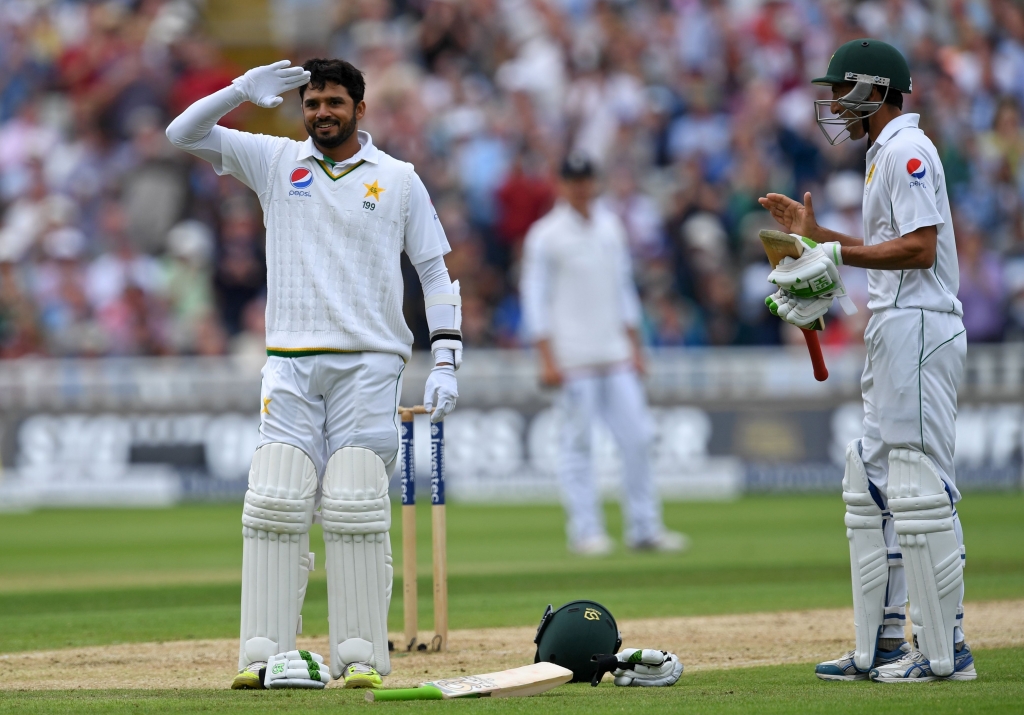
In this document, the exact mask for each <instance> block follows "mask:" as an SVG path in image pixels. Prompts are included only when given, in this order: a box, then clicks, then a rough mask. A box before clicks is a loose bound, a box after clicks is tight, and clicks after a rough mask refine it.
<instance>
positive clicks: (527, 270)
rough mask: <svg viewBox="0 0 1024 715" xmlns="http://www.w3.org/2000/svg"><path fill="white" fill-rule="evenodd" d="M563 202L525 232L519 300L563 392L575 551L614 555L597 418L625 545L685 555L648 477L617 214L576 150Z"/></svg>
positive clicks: (646, 425) (567, 497) (635, 314)
mask: <svg viewBox="0 0 1024 715" xmlns="http://www.w3.org/2000/svg"><path fill="white" fill-rule="evenodd" d="M561 173H562V181H561V194H562V200H560V201H559V202H558V203H557V204H556V205H555V207H554V209H552V210H551V212H550V213H548V214H547V215H546V216H544V217H543V218H541V219H540V220H539V221H537V222H536V223H535V224H534V225H533V226H532V227H531V228H530V231H529V232H528V233H527V236H526V243H525V247H524V254H523V270H522V279H521V284H520V296H521V300H522V305H523V320H524V327H525V331H526V334H527V336H528V337H529V339H530V340H531V341H533V342H534V343H535V344H536V346H537V349H538V352H539V354H540V358H541V372H542V375H541V379H542V382H544V383H545V384H546V385H548V386H561V387H562V392H561V399H560V408H561V413H562V418H563V420H564V422H563V425H562V435H561V456H560V463H559V465H558V475H559V480H560V483H561V490H562V500H563V503H564V504H565V510H566V513H567V515H568V524H567V529H566V530H567V532H568V537H569V548H570V550H571V551H573V552H575V553H578V554H582V555H592V556H593V555H602V554H606V553H609V552H610V551H611V549H612V544H611V540H610V539H609V538H608V535H607V533H606V532H605V525H604V518H603V515H602V511H601V499H600V494H599V492H598V488H597V484H596V480H595V478H594V474H593V469H592V466H591V462H592V456H591V436H592V430H593V426H594V422H593V421H594V418H595V417H598V416H600V417H601V419H602V420H603V421H604V422H605V424H607V426H608V428H609V430H610V431H611V433H612V436H613V437H614V438H615V441H616V443H617V444H618V446H619V450H620V452H621V454H622V463H623V471H624V474H623V485H622V489H623V507H624V511H625V516H626V543H627V545H628V546H630V547H631V548H635V549H653V550H662V551H679V550H682V549H684V548H685V547H686V543H687V541H686V537H685V536H683V535H682V534H679V533H676V532H671V531H666V530H665V527H664V524H663V523H662V518H661V504H660V501H659V499H658V495H657V492H656V491H655V487H654V482H653V480H652V478H651V473H650V458H649V454H648V451H649V448H650V441H651V429H650V417H649V415H648V412H647V402H646V398H645V396H644V389H643V384H642V383H641V380H640V375H639V372H640V370H642V368H643V355H642V352H641V346H640V337H639V330H638V326H639V323H640V302H639V299H638V297H637V294H636V286H635V285H634V284H633V276H632V270H631V263H630V257H629V250H628V247H627V245H626V231H625V228H624V227H623V225H622V222H621V221H620V220H619V218H618V217H617V216H616V215H615V214H614V213H612V212H611V211H609V210H608V209H606V208H603V207H601V206H600V204H599V203H595V202H594V198H595V195H596V182H595V179H594V173H595V172H594V167H593V165H592V163H591V162H590V160H589V159H587V158H586V157H585V156H582V155H579V154H573V155H570V156H569V157H568V158H567V159H566V160H565V162H564V164H563V166H562V171H561Z"/></svg>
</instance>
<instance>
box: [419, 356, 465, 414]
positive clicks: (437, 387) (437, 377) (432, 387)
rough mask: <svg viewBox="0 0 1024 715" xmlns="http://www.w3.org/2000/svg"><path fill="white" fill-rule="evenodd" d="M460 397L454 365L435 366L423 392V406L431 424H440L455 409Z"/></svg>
mask: <svg viewBox="0 0 1024 715" xmlns="http://www.w3.org/2000/svg"><path fill="white" fill-rule="evenodd" d="M458 397H459V385H458V383H457V382H456V380H455V368H454V367H453V366H452V365H435V366H434V369H433V370H431V371H430V375H428V376H427V385H426V388H425V389H424V390H423V406H424V407H425V408H426V409H427V412H428V413H429V414H430V421H431V422H440V421H441V420H443V419H444V418H445V416H446V415H447V414H448V413H449V412H451V411H452V410H454V409H455V400H456V399H458Z"/></svg>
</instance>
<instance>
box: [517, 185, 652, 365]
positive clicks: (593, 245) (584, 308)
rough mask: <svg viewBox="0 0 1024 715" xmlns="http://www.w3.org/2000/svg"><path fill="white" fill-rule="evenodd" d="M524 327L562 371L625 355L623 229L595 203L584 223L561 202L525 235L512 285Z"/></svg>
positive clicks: (634, 321)
mask: <svg viewBox="0 0 1024 715" xmlns="http://www.w3.org/2000/svg"><path fill="white" fill-rule="evenodd" d="M520 296H521V298H522V304H523V321H524V327H525V332H526V335H527V336H528V338H529V339H530V340H532V341H537V340H540V339H542V338H547V339H549V340H550V341H551V347H552V350H553V352H554V355H555V359H556V360H557V362H558V365H559V367H561V368H562V369H563V370H573V369H585V368H591V367H600V366H604V365H610V364H615V363H621V362H625V361H627V360H629V359H630V358H631V356H632V345H631V344H630V341H629V335H628V334H627V332H626V328H627V327H635V326H637V325H638V324H639V322H640V301H639V298H638V297H637V293H636V286H635V285H634V283H633V275H632V268H631V262H630V258H629V250H628V248H627V236H626V229H625V227H624V226H623V225H622V222H621V221H620V220H619V217H618V216H616V215H615V214H614V213H612V212H611V211H609V210H608V209H606V208H603V207H601V206H600V205H599V204H595V205H594V206H592V208H591V213H590V220H589V221H588V220H587V219H585V218H584V217H583V216H582V215H580V214H579V213H578V212H577V211H576V210H575V209H573V208H572V207H571V206H569V204H567V203H565V202H564V201H560V202H559V203H558V204H556V205H555V208H554V209H552V210H551V212H550V213H548V214H547V215H546V216H544V217H543V218H541V219H540V220H539V221H537V222H536V223H535V224H533V226H532V227H531V228H530V230H529V232H528V233H527V234H526V242H525V246H524V251H523V275H522V281H521V285H520Z"/></svg>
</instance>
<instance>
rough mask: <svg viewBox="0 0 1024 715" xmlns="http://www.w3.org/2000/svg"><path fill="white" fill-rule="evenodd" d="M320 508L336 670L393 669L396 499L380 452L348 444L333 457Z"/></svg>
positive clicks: (334, 672)
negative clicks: (391, 632)
mask: <svg viewBox="0 0 1024 715" xmlns="http://www.w3.org/2000/svg"><path fill="white" fill-rule="evenodd" d="M320 512H321V516H322V519H323V527H324V544H325V551H326V557H327V616H328V620H329V623H330V640H331V675H333V676H334V677H335V678H339V677H341V673H342V671H343V670H344V668H345V666H346V665H348V664H349V663H352V662H363V663H366V664H367V665H370V666H373V667H374V668H376V670H377V672H378V673H380V674H381V675H387V674H388V673H390V672H391V661H390V658H389V657H388V605H389V603H390V601H391V585H392V579H393V575H394V574H393V570H392V566H391V541H390V538H389V536H388V530H389V529H390V528H391V501H390V499H388V476H387V474H386V473H385V470H384V462H383V460H381V458H380V457H379V456H377V454H375V453H374V452H372V451H371V450H369V449H363V448H361V447H343V448H341V449H339V450H338V451H337V452H335V453H334V454H333V455H332V456H331V458H330V460H328V462H327V471H326V474H325V475H324V487H323V499H322V500H321V502H320Z"/></svg>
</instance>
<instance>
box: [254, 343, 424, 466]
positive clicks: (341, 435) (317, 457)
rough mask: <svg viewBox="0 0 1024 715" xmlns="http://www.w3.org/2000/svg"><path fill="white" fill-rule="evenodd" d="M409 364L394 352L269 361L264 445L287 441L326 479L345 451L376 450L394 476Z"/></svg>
mask: <svg viewBox="0 0 1024 715" xmlns="http://www.w3.org/2000/svg"><path fill="white" fill-rule="evenodd" d="M404 369H405V362H404V361H403V360H402V358H401V357H400V356H398V355H395V354H393V353H378V352H357V353H330V354H325V355H307V356H305V357H287V358H285V357H274V356H271V357H268V358H267V364H266V365H265V366H264V367H263V389H262V396H263V402H262V405H263V406H262V409H261V411H260V445H261V446H262V445H264V444H268V443H270V442H283V443H285V444H290V445H292V446H293V447H298V448H299V449H301V450H302V451H303V452H305V453H306V454H307V455H309V458H310V459H311V460H313V464H314V466H316V471H317V475H318V476H319V477H321V478H322V477H323V474H324V468H325V467H326V466H327V460H328V459H329V458H330V456H331V455H332V454H334V453H335V452H337V451H338V450H339V449H341V448H342V447H363V448H365V449H369V450H372V451H373V452H375V453H376V454H377V456H379V457H380V458H381V459H382V460H383V461H384V467H385V469H386V470H387V474H391V472H392V471H393V469H394V466H395V460H396V459H397V457H398V440H399V437H398V400H399V398H400V396H401V394H402V371H403V370H404Z"/></svg>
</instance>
